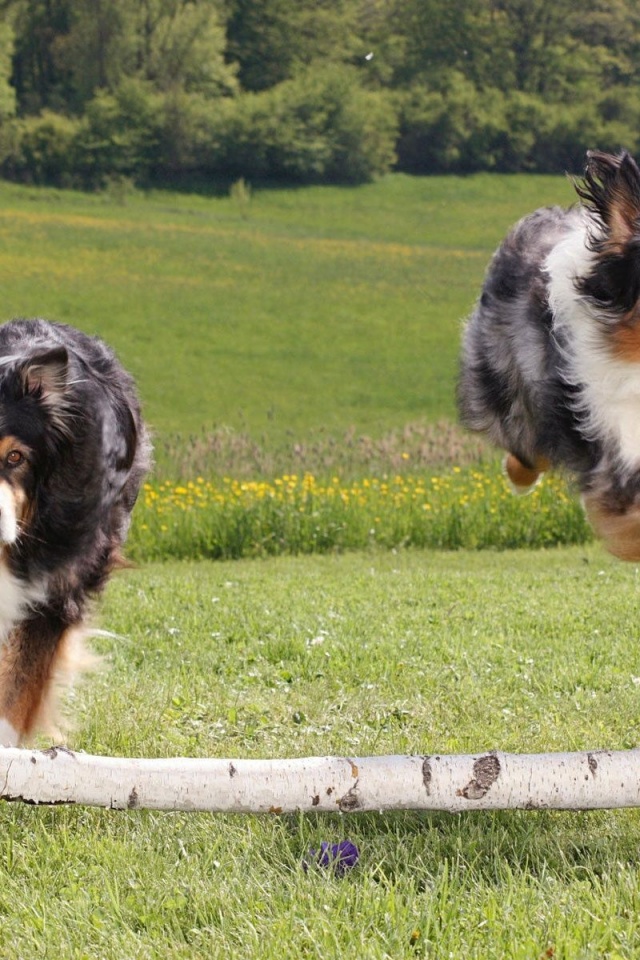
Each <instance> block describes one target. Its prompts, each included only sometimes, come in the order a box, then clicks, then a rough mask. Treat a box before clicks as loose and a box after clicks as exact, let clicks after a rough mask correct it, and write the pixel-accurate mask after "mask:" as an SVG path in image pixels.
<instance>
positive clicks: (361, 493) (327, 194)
mask: <svg viewBox="0 0 640 960" xmlns="http://www.w3.org/2000/svg"><path fill="white" fill-rule="evenodd" d="M570 201H571V189H570V187H569V185H568V184H567V182H566V181H565V180H564V179H562V178H551V177H489V176H478V177H470V178H466V179H462V178H430V179H428V180H412V179H411V178H408V177H403V176H393V177H389V178H386V179H385V180H383V181H380V182H379V183H376V184H372V185H370V186H366V187H361V188H354V189H349V190H346V189H339V188H327V187H325V188H305V189H300V190H292V191H286V190H262V191H254V192H253V193H252V194H251V196H250V197H247V196H244V197H243V196H242V194H239V193H238V192H237V191H236V192H235V193H234V194H233V195H226V194H225V195H219V196H217V195H212V196H209V197H205V196H198V197H196V196H181V195H179V194H148V195H142V194H138V193H129V192H127V191H124V192H123V191H115V190H114V191H113V192H112V193H111V194H107V195H100V196H99V195H94V196H88V195H82V194H73V193H61V192H57V191H52V190H33V189H31V188H27V187H16V186H8V185H4V184H0V282H1V283H2V290H3V306H2V313H3V315H4V316H6V317H9V316H12V315H15V314H18V315H33V314H40V315H45V316H49V317H51V318H53V319H58V320H62V321H66V322H70V323H73V324H75V325H78V326H80V327H83V328H84V329H86V330H88V331H89V332H94V333H99V334H101V335H102V336H103V337H105V338H106V339H107V340H108V341H109V342H110V343H112V344H113V345H114V346H115V347H116V349H117V351H118V353H119V354H120V355H121V357H122V359H123V360H124V361H125V363H126V364H127V366H129V367H130V368H131V369H132V371H133V372H134V373H135V375H136V377H137V379H138V381H139V384H140V390H141V394H142V398H143V401H144V405H145V409H146V412H147V417H148V419H149V421H150V423H151V425H152V427H153V429H154V433H155V440H156V449H157V467H156V470H155V473H154V475H153V476H151V477H150V478H149V480H148V483H147V485H146V486H145V488H144V490H143V492H142V495H141V498H140V501H139V504H138V507H137V508H136V514H135V520H134V525H133V529H132V534H131V540H130V544H129V556H130V557H131V558H132V559H133V560H134V561H135V562H136V563H137V568H135V569H132V570H126V571H122V572H121V573H120V574H119V575H118V576H116V577H115V578H114V580H113V582H112V584H111V585H110V587H109V589H108V591H107V594H106V596H105V599H104V602H103V604H102V605H101V607H100V610H99V614H98V624H99V626H101V627H104V628H105V629H107V630H109V631H111V634H110V635H101V636H99V637H97V638H96V639H95V640H94V646H95V647H96V648H97V649H98V651H99V652H100V653H101V654H102V655H103V657H104V669H103V670H100V671H98V672H97V673H95V674H93V675H91V676H90V677H88V678H87V679H86V681H85V682H84V683H81V684H80V685H79V686H77V687H76V688H74V690H73V691H72V693H71V694H70V696H69V704H68V705H69V709H70V711H71V713H72V714H73V716H74V717H75V727H74V729H73V730H72V731H71V732H70V734H69V741H70V743H71V745H72V746H74V747H76V748H79V749H84V750H87V751H89V752H92V753H99V754H105V755H126V756H145V755H146V756H178V755H187V756H217V757H229V758H233V757H239V756H244V757H268V756H273V757H286V756H292V757H293V756H305V755H312V754H313V755H324V754H332V753H337V754H340V753H348V754H349V755H358V754H390V753H427V752H434V751H438V752H443V753H445V752H446V753H453V752H465V753H466V752H473V753H475V752H479V751H485V750H490V749H493V748H500V749H503V750H507V751H539V752H542V751H547V750H564V749H568V750H572V749H576V750H577V749H584V748H588V749H595V748H598V747H609V748H619V749H623V748H630V747H634V746H635V745H636V744H637V742H638V738H639V736H640V722H639V719H638V718H639V717H640V711H639V709H638V697H639V689H640V649H639V648H638V645H637V637H636V634H637V629H636V622H637V608H638V597H639V593H638V591H639V590H640V586H639V582H638V574H637V569H636V568H635V567H634V566H633V565H627V566H625V565H622V564H619V563H615V562H614V561H613V560H611V559H610V558H608V557H606V556H605V555H604V554H603V551H602V550H601V548H600V547H598V546H596V545H593V544H591V543H589V542H588V541H589V540H590V532H589V530H588V528H587V527H586V524H585V522H584V518H583V516H582V513H581V510H580V508H579V505H578V503H577V499H576V496H575V491H574V490H573V488H572V485H571V482H570V480H568V479H567V478H564V477H561V476H556V477H549V478H545V480H544V481H543V483H542V484H541V485H540V486H539V487H538V488H537V489H536V491H535V492H534V493H533V494H531V495H530V496H529V497H526V498H514V497H511V496H510V495H508V493H507V490H506V487H505V485H504V482H503V479H502V477H501V474H500V468H499V464H498V462H497V460H496V458H495V456H494V454H493V453H492V452H490V451H488V450H487V449H486V448H485V447H484V446H483V445H482V444H480V443H479V442H478V441H477V440H476V439H474V438H469V437H468V436H466V435H465V434H464V433H463V432H462V431H461V430H460V429H459V428H457V427H456V426H455V425H454V423H453V417H454V414H455V410H454V400H453V394H454V391H453V384H454V379H455V366H456V357H457V352H458V343H459V329H460V321H461V318H462V317H463V316H464V315H465V314H466V313H467V312H468V311H469V309H470V307H471V305H472V303H473V301H474V299H475V297H476V295H477V291H478V286H479V283H480V281H481V278H482V275H483V272H484V269H485V266H486V263H487V260H488V258H489V256H490V254H491V251H492V249H493V248H494V247H495V245H496V244H497V243H498V241H499V239H500V237H501V236H502V235H503V233H504V231H505V230H506V229H507V227H508V226H509V224H510V223H512V222H513V221H514V220H516V219H517V218H518V217H519V216H521V215H522V214H524V213H525V212H527V211H528V210H531V209H533V208H534V207H536V206H539V205H540V204H542V203H551V202H562V203H568V202H570ZM566 544H573V545H572V546H566ZM525 546H526V547H528V549H526V550H523V549H515V548H517V547H525ZM453 548H455V549H453ZM479 548H484V549H479ZM214 560H215V562H212V561H214ZM39 744H40V745H42V746H46V745H48V741H46V740H45V739H42V740H40V741H39ZM0 837H1V838H2V839H1V840H0V876H2V880H3V882H2V884H1V885H0V958H2V960H4V958H7V960H9V958H11V960H13V958H15V957H32V956H42V957H51V958H56V960H58V958H61V957H62V958H65V960H66V958H69V960H94V958H95V960H105V958H106V960H110V958H113V960H116V958H121V957H123V956H127V957H132V958H141V960H169V958H170V960H174V958H175V960H183V958H184V960H187V958H189V960H195V958H200V957H207V958H209V957H211V958H217V957H220V958H225V960H226V958H228V957H233V958H240V960H243V958H247V960H250V958H256V957H260V958H264V960H271V958H275V957H277V958H278V960H288V958H291V960H294V958H295V960H299V958H318V960H319V958H323V960H331V958H336V960H337V958H343V957H345V956H358V957H364V958H372V960H378V958H379V960H383V958H384V960H386V958H393V960H404V958H407V960H409V958H411V960H413V958H416V957H418V958H420V957H422V958H437V960H440V958H442V960H444V958H455V960H457V958H459V957H465V958H469V960H476V958H477V960H490V958H494V957H495V958H496V960H510V958H513V960H531V958H534V960H538V958H547V960H551V958H556V960H574V958H584V960H591V958H593V960H596V958H598V960H600V958H609V960H615V958H621V957H624V958H627V957H628V958H632V957H636V956H638V955H640V923H639V922H638V916H639V915H640V911H639V907H640V885H639V884H638V880H637V851H638V847H639V844H640V820H639V818H638V815H637V813H636V812H634V811H607V812H598V813H571V814H569V813H553V812H544V813H535V814H533V813H530V812H512V813H504V814H489V813H488V814H476V815H467V816H458V817H450V816H449V815H445V814H442V815H439V814H425V815H423V814H416V813H387V814H375V815H369V814H367V815H348V816H341V815H317V816H304V817H302V816H300V817H296V816H287V817H276V816H274V817H247V816H244V817H242V816H236V817H233V816H224V817H223V816H206V815H171V814H157V813H151V812H144V811H127V812H120V813H115V812H113V811H98V810H90V809H79V808H78V809H75V808H62V807H55V808H51V809H38V808H34V807H26V806H23V805H19V804H4V805H2V806H0ZM347 838H348V839H350V840H352V841H353V842H355V843H356V844H357V845H358V848H359V850H360V859H359V862H358V865H357V866H356V867H355V868H354V869H353V870H352V871H350V872H349V873H347V875H345V876H344V877H338V876H336V875H334V874H333V872H332V871H331V870H323V869H320V868H313V869H311V870H310V871H308V872H306V873H305V872H304V870H303V869H302V861H303V859H304V858H305V857H307V855H308V851H309V850H310V849H311V848H314V849H317V848H318V847H319V845H320V843H321V842H322V841H328V842H331V843H335V842H339V841H340V840H343V839H347Z"/></svg>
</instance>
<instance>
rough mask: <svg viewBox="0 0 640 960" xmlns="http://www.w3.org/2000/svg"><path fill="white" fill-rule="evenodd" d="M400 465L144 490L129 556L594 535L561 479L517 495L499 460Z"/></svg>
mask: <svg viewBox="0 0 640 960" xmlns="http://www.w3.org/2000/svg"><path fill="white" fill-rule="evenodd" d="M405 456H406V457H407V458H409V454H405ZM403 465H404V470H403V472H402V473H395V474H392V475H388V474H383V475H382V477H379V476H373V477H360V478H359V479H357V480H352V481H351V482H348V481H347V482H345V481H343V480H341V479H340V477H338V476H333V477H331V478H330V479H327V480H324V481H323V480H322V479H318V478H317V477H314V476H313V475H312V474H308V473H305V474H301V475H298V474H285V475H283V476H281V477H276V478H274V479H272V480H270V481H260V480H258V481H256V480H245V481H242V480H238V479H236V478H231V477H225V478H223V479H222V480H220V481H217V482H216V481H210V480H205V479H204V477H197V478H196V479H195V480H188V481H182V482H180V483H178V484H175V483H172V482H171V481H165V482H164V483H160V484H154V483H148V484H146V485H145V487H144V491H143V494H142V496H141V498H140V502H139V505H138V507H137V509H136V511H135V515H134V521H133V525H132V530H131V535H130V539H129V543H128V549H127V552H128V555H129V556H130V557H132V558H133V559H135V560H139V561H144V560H168V559H205V558H208V559H214V560H218V559H221V558H224V559H236V558H238V557H255V556H258V557H259V556H269V555H274V554H282V553H289V554H300V553H327V552H329V551H335V550H357V549H363V548H367V547H376V546H379V547H387V548H396V547H429V548H439V549H447V550H455V549H460V548H461V547H463V548H475V549H487V548H495V549H503V550H504V549H513V548H514V547H547V546H556V545H558V544H574V543H586V542H588V541H589V540H590V539H591V537H592V533H591V529H590V527H589V525H588V523H587V521H586V519H585V515H584V511H583V509H582V507H581V505H580V503H579V500H578V497H577V493H576V491H575V490H574V489H572V487H571V485H570V484H568V483H567V481H566V479H564V478H562V477H560V476H558V475H551V476H548V477H545V478H544V479H543V480H542V482H541V483H540V484H539V485H538V486H537V487H536V488H535V489H534V490H533V491H532V492H531V493H530V495H529V496H526V497H516V496H514V495H513V494H512V493H511V491H510V490H509V489H508V486H507V483H506V481H505V479H504V477H503V476H502V471H501V469H500V466H499V465H498V464H497V463H496V462H486V463H483V464H481V465H479V464H477V465H475V466H474V467H471V468H467V469H464V470H463V469H462V468H460V467H458V466H455V467H453V468H452V469H450V470H448V471H446V472H437V473H435V474H433V473H432V474H428V473H427V474H426V475H425V474H424V473H419V474H417V475H415V474H411V473H410V472H409V471H408V470H407V461H405V462H404V464H403Z"/></svg>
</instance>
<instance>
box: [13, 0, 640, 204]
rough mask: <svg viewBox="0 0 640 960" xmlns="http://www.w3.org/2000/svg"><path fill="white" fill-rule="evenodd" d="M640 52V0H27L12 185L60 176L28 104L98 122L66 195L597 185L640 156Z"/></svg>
mask: <svg viewBox="0 0 640 960" xmlns="http://www.w3.org/2000/svg"><path fill="white" fill-rule="evenodd" d="M14 38H15V43H14ZM638 50H640V13H639V11H638V9H637V4H636V3H635V2H634V0H612V2H610V0H593V2H592V3H591V4H589V6H588V9H586V10H585V9H582V8H578V7H576V5H575V3H574V2H573V0H500V2H495V0H321V2H318V0H301V2H299V3H295V4H291V3H289V2H287V0H227V2H225V3H222V0H133V2H128V0H127V2H126V0H99V2H97V0H77V2H72V0H46V2H45V0H9V4H8V6H7V12H6V19H5V21H4V22H0V124H2V122H3V119H4V120H5V123H4V124H3V126H4V127H5V129H4V130H2V131H0V141H1V142H0V162H1V160H2V156H3V155H6V154H7V153H8V154H9V155H10V156H8V159H7V160H6V162H5V163H4V164H3V165H2V166H1V167H0V170H1V172H2V173H3V174H4V175H5V176H19V177H21V178H27V179H31V180H32V181H35V182H40V180H41V178H42V175H43V170H44V169H45V168H46V165H43V164H41V163H40V164H38V161H37V159H35V160H34V164H35V166H34V169H33V170H30V169H28V161H29V158H30V157H31V156H32V153H33V151H32V148H31V146H30V145H27V146H26V147H25V149H24V150H22V149H21V146H20V137H21V135H22V133H23V128H22V127H21V126H17V127H11V128H10V131H8V130H7V124H6V118H7V117H11V115H12V112H13V110H14V105H15V103H16V102H17V106H18V115H19V116H21V117H31V116H34V115H37V114H39V113H40V112H42V111H43V110H46V111H49V112H51V111H54V112H57V113H60V114H63V115H66V116H68V115H74V116H79V117H81V118H82V119H83V120H85V121H86V126H85V127H84V128H83V131H84V132H85V133H86V136H82V135H81V136H80V144H79V149H78V150H77V151H76V150H75V144H74V149H73V150H72V151H71V153H70V155H69V156H70V157H71V158H72V159H74V160H75V161H76V166H75V167H74V168H73V169H69V166H70V164H69V162H67V164H66V167H65V169H64V170H61V171H52V173H51V176H50V178H49V179H50V181H51V182H53V183H61V182H65V183H69V182H71V183H75V184H76V185H78V186H87V187H91V186H94V187H95V186H98V187H99V186H100V185H101V184H102V183H103V182H104V179H105V177H109V176H116V177H118V176H122V175H126V176H129V177H133V178H135V180H136V181H137V182H138V183H139V184H145V185H148V184H149V183H150V182H158V181H170V182H174V183H175V182H179V181H183V182H184V181H188V180H191V181H192V182H195V180H196V179H198V180H199V181H200V182H202V181H203V180H209V179H211V178H215V179H220V178H222V179H223V180H227V181H228V180H229V179H231V180H237V179H239V178H244V179H245V180H254V181H255V180H257V179H281V180H282V179H288V180H291V181H292V182H310V181H323V182H345V183H355V182H366V181H368V180H370V179H372V178H373V177H375V176H376V175H378V174H379V173H380V172H381V171H385V170H387V169H388V168H389V167H390V166H392V165H396V166H397V168H398V169H401V170H407V171H411V172H416V173H434V172H465V173H466V172H470V171H474V170H497V171H504V172H515V171H529V170H535V171H549V172H551V171H553V172H557V171H559V170H562V169H565V168H566V169H569V170H570V171H571V172H579V171H580V169H581V168H582V166H583V162H584V160H583V158H584V152H585V150H586V149H587V148H593V147H598V148H600V149H616V150H617V149H619V148H620V147H626V148H627V149H630V150H632V151H636V150H638V148H639V147H640V133H639V130H640V126H639V124H638V117H639V115H640V110H639V108H638V94H637V89H638V84H639V83H640V67H639V64H640V57H639V56H638ZM135 88H137V89H138V90H139V91H142V90H144V97H143V99H146V100H147V102H148V105H149V108H150V109H152V110H154V111H155V114H156V116H155V118H154V119H155V122H151V120H150V118H149V116H148V112H149V111H148V110H147V109H143V110H139V109H131V105H127V104H126V103H124V102H123V100H126V99H127V97H128V96H129V94H127V93H126V91H131V90H132V89H135ZM123 91H124V92H123ZM106 114H110V116H106ZM136 125H139V129H138V130H137V132H136V131H135V130H134V127H135V126H136ZM105 128H106V129H105ZM25 136H26V137H29V136H31V133H30V131H28V130H26V131H25ZM145 144H148V149H146V150H145ZM94 150H95V154H96V155H95V157H94V156H92V155H91V154H92V152H93V151H94ZM54 153H55V151H53V150H52V151H51V154H52V156H53V155H54ZM151 154H153V159H151V157H150V155H151ZM46 169H48V168H46Z"/></svg>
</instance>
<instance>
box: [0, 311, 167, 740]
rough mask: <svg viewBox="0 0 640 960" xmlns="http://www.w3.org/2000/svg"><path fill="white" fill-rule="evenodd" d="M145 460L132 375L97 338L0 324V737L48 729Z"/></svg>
mask: <svg viewBox="0 0 640 960" xmlns="http://www.w3.org/2000/svg"><path fill="white" fill-rule="evenodd" d="M149 460H150V443H149V439H148V435H147V431H146V429H145V426H144V424H143V422H142V418H141V414H140V405H139V402H138V398H137V395H136V391H135V387H134V384H133V380H132V378H131V377H130V376H129V374H127V373H126V372H125V371H124V370H123V368H122V367H121V365H120V364H119V362H118V360H117V359H116V357H115V356H114V354H113V353H112V351H111V350H110V349H109V348H108V347H107V346H106V345H105V344H104V343H102V341H100V340H98V339H97V338H93V337H89V336H87V335H86V334H84V333H81V332H80V331H78V330H74V329H73V328H71V327H68V326H65V325H63V324H54V323H48V322H46V321H44V320H13V321H11V322H9V323H5V324H3V325H2V326H0V743H2V744H4V745H16V744H19V743H20V742H22V740H23V739H24V738H25V737H27V736H28V735H29V734H31V733H32V732H34V731H35V730H36V729H42V728H47V727H50V726H51V723H52V719H53V714H54V709H53V707H54V701H55V692H56V687H57V685H58V683H59V681H60V680H63V679H64V678H65V676H66V675H67V674H69V673H71V672H73V670H74V669H76V668H77V667H78V666H79V665H80V659H81V650H82V639H83V634H84V633H85V632H86V630H85V618H86V615H87V612H88V604H89V600H90V598H91V597H93V596H94V595H95V594H97V593H98V592H99V591H100V590H101V589H102V587H103V586H104V585H105V583H106V580H107V578H108V576H109V574H110V572H111V570H112V569H113V568H114V567H115V566H116V565H117V564H118V563H119V562H120V559H121V557H120V548H121V546H122V544H123V543H124V540H125V538H126V535H127V530H128V527H129V518H130V513H131V510H132V508H133V505H134V503H135V501H136V497H137V494H138V490H139V487H140V484H141V482H142V478H143V476H144V474H145V472H146V470H147V469H148V467H149Z"/></svg>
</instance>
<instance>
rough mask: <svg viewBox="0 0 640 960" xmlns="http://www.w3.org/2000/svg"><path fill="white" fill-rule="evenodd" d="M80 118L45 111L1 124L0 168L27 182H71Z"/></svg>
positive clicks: (66, 183)
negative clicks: (0, 165)
mask: <svg viewBox="0 0 640 960" xmlns="http://www.w3.org/2000/svg"><path fill="white" fill-rule="evenodd" d="M80 126H81V121H79V120H75V119H71V118H69V117H63V116H60V114H57V113H50V112H49V111H45V112H43V113H42V114H40V116H37V117H25V118H24V119H22V120H15V121H9V122H8V123H7V124H3V133H4V135H3V138H2V147H3V150H2V153H3V158H2V172H3V174H4V176H8V177H10V178H11V179H14V180H23V181H26V182H29V183H37V184H45V183H47V184H52V185H54V186H61V187H68V186H72V185H73V183H74V180H75V171H76V165H77V153H76V138H77V135H78V130H79V128H80Z"/></svg>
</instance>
